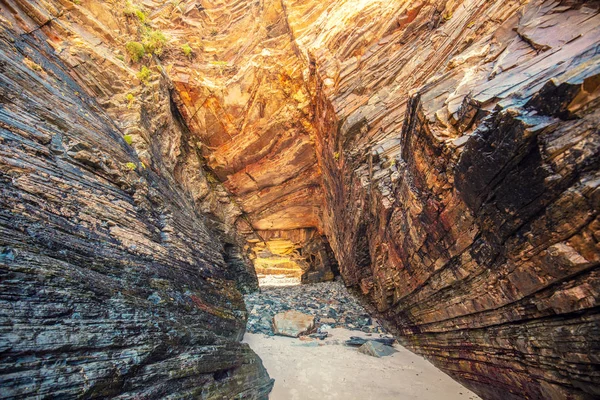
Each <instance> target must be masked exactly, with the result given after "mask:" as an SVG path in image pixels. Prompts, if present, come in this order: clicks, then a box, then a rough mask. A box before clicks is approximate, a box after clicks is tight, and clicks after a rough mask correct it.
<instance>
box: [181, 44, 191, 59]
mask: <svg viewBox="0 0 600 400" xmlns="http://www.w3.org/2000/svg"><path fill="white" fill-rule="evenodd" d="M181 51H183V54H185V56H186V57H191V56H192V48H191V47H190V45H189V44H187V43H186V44H184V45H182V46H181Z"/></svg>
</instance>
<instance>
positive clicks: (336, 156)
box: [333, 151, 340, 161]
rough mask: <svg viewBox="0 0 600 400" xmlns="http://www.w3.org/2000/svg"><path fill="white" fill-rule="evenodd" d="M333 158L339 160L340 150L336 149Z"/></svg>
mask: <svg viewBox="0 0 600 400" xmlns="http://www.w3.org/2000/svg"><path fill="white" fill-rule="evenodd" d="M333 158H334V159H335V161H338V160H339V159H340V153H339V151H336V152H335V153H333Z"/></svg>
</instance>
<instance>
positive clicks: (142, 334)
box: [0, 4, 272, 399]
mask: <svg viewBox="0 0 600 400" xmlns="http://www.w3.org/2000/svg"><path fill="white" fill-rule="evenodd" d="M13 6H14V4H13ZM21 6H23V4H21ZM30 6H31V8H30V9H29V10H28V11H29V12H30V14H26V13H24V12H19V13H14V14H12V17H14V19H13V20H12V21H10V20H9V19H8V18H7V16H8V14H3V17H4V18H3V20H2V22H3V31H2V33H1V37H0V65H1V69H0V99H1V104H0V274H1V280H0V397H2V398H5V399H10V398H34V397H35V398H50V397H52V398H56V397H60V398H112V397H116V398H161V399H163V398H206V399H232V398H256V399H259V398H267V395H268V392H269V391H270V389H271V387H272V381H271V380H270V379H269V377H268V375H267V373H266V371H265V369H264V368H263V367H262V363H261V361H260V359H259V358H258V357H257V356H256V355H255V354H254V353H253V352H252V350H251V349H250V348H249V347H248V346H247V345H246V344H241V343H240V342H239V341H240V340H241V337H242V335H243V332H244V329H245V324H246V319H247V313H246V309H245V306H244V302H243V298H242V296H241V294H240V292H239V291H238V285H239V286H242V287H243V286H248V285H250V286H253V285H254V286H255V285H256V282H255V281H256V279H255V278H254V282H251V281H252V279H249V280H248V281H247V282H245V283H244V282H236V276H240V275H243V274H240V271H239V270H238V271H236V270H235V269H234V268H233V267H231V266H229V267H228V265H227V264H226V262H225V260H224V257H223V254H226V253H227V252H226V251H225V249H224V247H223V244H222V243H221V242H220V240H219V239H218V238H219V236H218V235H217V234H216V233H215V232H214V231H211V230H210V229H209V228H208V227H207V223H208V222H209V221H207V219H206V218H205V217H204V216H202V215H201V214H200V213H199V211H198V209H197V207H195V205H194V202H193V201H192V198H191V197H190V196H189V195H188V193H186V192H185V191H183V190H182V189H181V188H180V187H178V186H177V185H176V183H175V180H174V178H173V176H172V175H170V173H169V171H168V170H167V169H163V170H161V171H160V174H158V173H156V172H154V171H153V170H152V169H151V168H150V165H145V164H144V162H142V161H141V160H140V159H139V158H138V157H137V156H136V154H135V152H134V151H133V149H132V147H130V146H129V145H128V144H127V143H126V141H125V140H124V139H123V137H122V136H123V135H122V132H120V131H119V130H118V128H117V127H116V126H115V125H114V124H113V122H112V121H111V118H110V117H109V116H108V115H107V114H106V113H105V112H104V111H103V110H102V108H101V107H100V106H99V105H98V103H97V102H96V101H95V100H94V98H92V97H90V96H89V94H88V90H89V88H88V87H84V86H81V85H80V84H78V83H77V82H76V80H75V79H74V77H73V76H74V75H75V74H74V73H73V68H74V67H73V66H70V65H66V64H65V63H64V62H62V61H61V60H60V59H59V58H58V57H57V56H56V54H55V51H54V49H53V48H52V47H50V46H49V45H48V42H52V41H55V40H56V37H52V36H49V35H48V34H49V33H50V32H52V31H53V29H57V26H56V25H55V26H52V27H50V28H51V29H45V26H46V25H47V24H49V25H52V24H53V22H52V21H46V22H44V21H43V20H42V19H43V16H40V15H37V14H36V13H35V12H34V11H35V8H34V7H35V4H30ZM5 7H6V8H5ZM2 8H3V11H6V9H7V8H8V9H10V6H9V7H7V6H6V5H4V4H3V5H2ZM15 10H16V8H15V9H13V11H15ZM28 15H29V16H31V17H39V18H40V20H42V21H41V22H42V24H41V26H38V27H37V28H35V29H31V30H27V31H23V28H25V27H27V26H30V25H29V23H32V22H33V21H30V20H27V18H28ZM96 89H98V88H96ZM167 99H168V97H167ZM146 121H148V122H154V121H155V120H154V119H152V118H151V117H148V118H146ZM148 154H153V155H154V156H155V157H159V156H160V153H158V152H154V153H153V152H152V149H150V150H149V153H148ZM157 165H160V164H154V167H156V166H157ZM232 258H235V254H233V255H232V253H230V257H229V259H228V260H229V261H231V259H232ZM245 268H246V267H242V269H245Z"/></svg>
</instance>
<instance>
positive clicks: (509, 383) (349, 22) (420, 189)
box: [287, 1, 600, 399]
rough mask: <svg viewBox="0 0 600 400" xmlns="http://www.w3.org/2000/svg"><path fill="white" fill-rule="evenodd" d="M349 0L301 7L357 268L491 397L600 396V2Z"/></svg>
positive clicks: (397, 323)
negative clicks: (599, 243) (599, 216)
mask: <svg viewBox="0 0 600 400" xmlns="http://www.w3.org/2000/svg"><path fill="white" fill-rule="evenodd" d="M343 3H344V4H340V3H336V4H331V5H329V4H323V3H322V2H321V3H319V5H311V6H307V5H306V4H304V3H303V2H294V1H289V2H287V4H288V6H287V10H288V13H289V18H290V21H291V22H290V26H291V27H292V29H293V32H294V35H295V40H296V41H297V42H298V43H299V47H300V48H302V49H304V50H305V54H304V56H305V57H306V59H307V60H309V61H308V63H313V64H314V65H315V66H316V67H315V68H314V70H313V71H314V72H313V73H314V78H313V88H314V92H313V93H314V98H315V101H316V111H315V116H316V121H317V124H318V125H317V133H318V135H319V138H318V140H317V151H318V157H319V161H320V165H321V168H322V171H323V181H324V190H325V199H326V204H327V207H326V212H325V213H324V218H323V224H324V229H325V232H326V234H327V236H328V238H329V240H330V242H331V245H332V248H333V250H334V252H335V254H336V257H337V259H338V261H339V263H340V268H341V273H342V276H343V277H344V279H345V282H346V284H347V285H349V286H353V287H356V288H357V289H359V290H360V291H361V293H362V295H363V296H364V298H365V299H366V300H367V301H368V302H369V303H370V304H371V305H372V306H373V308H374V309H375V310H376V311H377V312H379V313H380V314H381V315H382V316H384V318H385V319H386V320H387V321H388V322H389V326H390V327H395V328H396V331H397V332H398V333H399V334H400V335H401V338H402V341H403V344H404V345H406V346H408V347H410V348H411V349H413V351H415V352H417V353H420V354H423V355H425V356H427V357H428V358H429V359H430V360H431V361H432V362H434V363H435V364H436V365H437V366H438V367H440V368H441V369H442V370H444V371H446V372H447V373H448V374H450V375H451V376H453V377H454V378H455V379H457V380H459V381H461V382H462V383H463V384H465V385H466V386H468V387H469V388H471V389H472V390H474V391H475V392H477V393H478V394H480V395H481V396H482V397H484V398H498V399H508V398H514V399H521V398H536V399H548V398H557V399H558V398H573V399H574V398H577V399H591V398H595V397H597V396H598V395H599V394H600V393H599V392H598V387H600V386H599V382H600V376H599V375H598V362H599V361H600V360H599V359H598V354H599V353H600V352H599V347H598V346H599V345H598V341H597V340H596V338H597V335H598V330H599V327H600V324H599V317H600V316H599V308H598V302H599V299H600V292H599V287H600V286H599V285H598V274H599V270H598V263H599V261H600V258H599V254H600V251H599V245H598V226H599V225H598V224H599V220H598V210H599V198H598V193H599V192H598V182H599V181H598V177H599V175H598V174H599V168H598V167H599V161H600V154H599V149H600V136H599V135H598V122H599V120H598V117H599V116H600V114H599V111H598V95H599V94H600V92H599V86H598V82H599V78H600V75H599V73H600V70H599V69H598V66H599V65H600V59H599V58H598V46H599V45H600V31H599V30H598V26H600V15H599V13H598V3H596V2H591V3H590V2H587V3H586V4H583V3H582V2H568V1H563V2H558V1H529V2H527V1H521V2H518V1H509V2H507V1H491V2H490V1H447V2H443V1H439V2H428V1H421V2H403V1H397V2H385V3H386V5H382V4H376V3H379V2H360V1H354V2H350V1H349V2H343ZM351 5H354V6H355V8H352V7H351ZM378 6H381V8H379V7H378ZM334 21H335V22H334ZM342 21H343V22H342ZM349 26H352V28H351V29H348V28H347V27H349Z"/></svg>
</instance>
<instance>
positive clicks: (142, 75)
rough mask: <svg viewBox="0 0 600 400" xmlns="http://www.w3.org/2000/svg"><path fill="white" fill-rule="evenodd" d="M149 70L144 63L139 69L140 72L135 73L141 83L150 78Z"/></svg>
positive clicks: (146, 81)
mask: <svg viewBox="0 0 600 400" xmlns="http://www.w3.org/2000/svg"><path fill="white" fill-rule="evenodd" d="M150 75H151V72H150V70H149V69H148V67H146V66H145V65H144V66H143V67H142V69H140V72H138V73H137V78H138V79H139V80H140V81H142V83H144V84H146V83H148V79H149V78H150Z"/></svg>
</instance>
